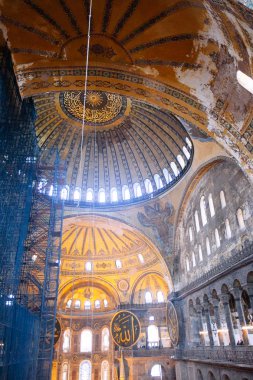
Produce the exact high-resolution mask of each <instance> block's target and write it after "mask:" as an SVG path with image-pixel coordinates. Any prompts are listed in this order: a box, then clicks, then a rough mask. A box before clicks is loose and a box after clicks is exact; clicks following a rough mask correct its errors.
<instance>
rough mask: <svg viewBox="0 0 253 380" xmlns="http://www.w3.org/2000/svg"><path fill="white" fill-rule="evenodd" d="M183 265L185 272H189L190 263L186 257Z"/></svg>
mask: <svg viewBox="0 0 253 380" xmlns="http://www.w3.org/2000/svg"><path fill="white" fill-rule="evenodd" d="M185 263H186V270H187V272H189V271H190V262H189V258H188V257H186V259H185Z"/></svg>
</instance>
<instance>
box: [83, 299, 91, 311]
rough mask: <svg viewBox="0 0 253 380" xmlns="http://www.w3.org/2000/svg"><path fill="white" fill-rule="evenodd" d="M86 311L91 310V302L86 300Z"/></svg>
mask: <svg viewBox="0 0 253 380" xmlns="http://www.w3.org/2000/svg"><path fill="white" fill-rule="evenodd" d="M84 309H85V310H90V309H91V302H90V301H89V300H86V301H85V302H84Z"/></svg>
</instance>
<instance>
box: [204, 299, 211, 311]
mask: <svg viewBox="0 0 253 380" xmlns="http://www.w3.org/2000/svg"><path fill="white" fill-rule="evenodd" d="M203 309H204V311H205V312H206V313H207V312H209V311H210V303H209V302H208V301H205V302H204V303H203Z"/></svg>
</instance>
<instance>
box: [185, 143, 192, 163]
mask: <svg viewBox="0 0 253 380" xmlns="http://www.w3.org/2000/svg"><path fill="white" fill-rule="evenodd" d="M183 152H184V155H185V157H186V158H187V160H189V158H190V157H191V155H190V152H189V150H188V149H187V148H186V146H183Z"/></svg>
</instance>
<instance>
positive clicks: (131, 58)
mask: <svg viewBox="0 0 253 380" xmlns="http://www.w3.org/2000/svg"><path fill="white" fill-rule="evenodd" d="M0 10H1V15H0V23H1V24H0V26H1V30H2V33H3V36H4V39H5V40H6V41H7V43H8V46H9V48H10V49H11V52H12V57H13V60H14V64H15V70H16V74H17V79H18V83H19V88H20V91H21V94H22V95H23V96H30V95H39V94H41V93H44V92H55V91H72V90H77V91H80V90H83V88H84V75H85V60H86V50H87V31H88V24H87V20H88V14H89V1H88V0H85V1H81V0H75V1H74V2H73V1H70V0H59V1H50V0H45V1H43V3H42V2H40V1H38V0H13V1H11V2H10V1H7V0H2V1H1V5H0ZM252 22H253V12H252V11H251V10H249V9H248V8H246V7H244V6H243V5H241V4H240V3H238V2H237V1H236V0H229V1H226V2H221V1H217V0H172V1H170V2H169V3H168V1H166V0H157V1H155V2H154V1H153V0H125V1H124V2H123V1H121V0H99V1H98V0H97V1H96V0H94V1H93V7H92V17H91V40H90V56H89V71H88V89H89V90H93V91H103V92H110V93H116V94H120V95H124V96H131V97H133V98H138V99H139V100H142V101H147V100H148V101H149V102H150V103H152V104H155V105H157V106H159V107H161V108H166V109H167V110H169V111H171V112H172V113H174V114H175V115H178V116H180V117H183V118H185V119H186V120H188V121H189V122H192V123H193V124H195V125H196V126H198V127H199V128H201V129H203V130H205V131H206V132H207V133H208V134H209V135H210V136H212V137H214V138H215V139H216V141H218V142H219V143H220V144H221V145H222V146H223V147H224V148H225V149H226V150H227V151H228V152H229V153H230V154H232V155H233V156H234V157H235V158H236V159H237V160H238V161H239V163H240V164H241V166H242V167H243V168H244V169H245V170H246V171H247V172H248V173H249V174H250V175H253V174H252V173H253V164H252V162H253V160H252V151H253V134H252V122H251V121H252V118H253V100H252V96H251V95H250V94H249V93H248V92H247V91H246V90H245V89H243V88H242V87H241V86H240V85H239V84H238V83H237V80H236V72H237V70H238V69H240V70H242V71H243V72H245V73H246V74H247V75H252V71H253V67H252V56H253V54H252V46H253V37H252V35H253V34H252V27H251V25H252Z"/></svg>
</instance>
